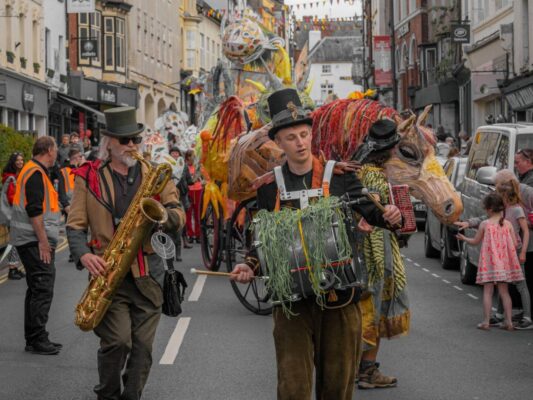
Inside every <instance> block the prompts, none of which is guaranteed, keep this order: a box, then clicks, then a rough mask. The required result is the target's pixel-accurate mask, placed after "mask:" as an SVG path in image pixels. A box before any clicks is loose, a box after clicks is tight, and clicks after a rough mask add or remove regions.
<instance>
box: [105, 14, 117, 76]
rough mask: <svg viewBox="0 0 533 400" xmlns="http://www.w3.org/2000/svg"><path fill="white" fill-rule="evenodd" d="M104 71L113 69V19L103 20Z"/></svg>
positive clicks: (106, 18)
mask: <svg viewBox="0 0 533 400" xmlns="http://www.w3.org/2000/svg"><path fill="white" fill-rule="evenodd" d="M104 45H105V66H104V67H105V69H106V70H114V69H115V19H114V18H113V17H105V18H104Z"/></svg>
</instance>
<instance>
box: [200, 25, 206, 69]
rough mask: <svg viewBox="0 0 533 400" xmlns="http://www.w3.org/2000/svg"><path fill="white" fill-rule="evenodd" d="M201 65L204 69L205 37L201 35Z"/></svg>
mask: <svg viewBox="0 0 533 400" xmlns="http://www.w3.org/2000/svg"><path fill="white" fill-rule="evenodd" d="M200 64H201V65H202V67H203V66H204V65H205V36H204V34H203V33H200Z"/></svg>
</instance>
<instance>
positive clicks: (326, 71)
mask: <svg viewBox="0 0 533 400" xmlns="http://www.w3.org/2000/svg"><path fill="white" fill-rule="evenodd" d="M322 73H323V74H331V65H330V64H324V65H322Z"/></svg>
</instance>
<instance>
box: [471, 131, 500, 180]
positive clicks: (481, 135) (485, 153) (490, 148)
mask: <svg viewBox="0 0 533 400" xmlns="http://www.w3.org/2000/svg"><path fill="white" fill-rule="evenodd" d="M499 138H500V134H499V133H496V132H477V133H476V134H475V135H474V138H473V144H472V149H471V150H470V154H469V156H468V166H467V173H466V174H467V175H466V176H467V177H468V178H470V179H476V173H477V171H478V169H480V168H481V167H486V166H490V165H493V161H494V155H495V150H496V146H497V144H498V139H499Z"/></svg>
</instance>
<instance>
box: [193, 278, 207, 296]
mask: <svg viewBox="0 0 533 400" xmlns="http://www.w3.org/2000/svg"><path fill="white" fill-rule="evenodd" d="M206 279H207V275H198V278H196V282H194V286H193V288H192V291H191V294H190V296H189V301H198V299H199V298H200V295H201V294H202V290H203V289H204V285H205V280H206Z"/></svg>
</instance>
